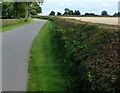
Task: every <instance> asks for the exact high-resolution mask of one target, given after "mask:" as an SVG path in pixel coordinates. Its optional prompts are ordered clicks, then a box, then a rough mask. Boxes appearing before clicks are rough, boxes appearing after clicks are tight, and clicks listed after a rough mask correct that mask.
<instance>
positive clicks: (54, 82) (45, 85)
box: [27, 21, 65, 91]
mask: <svg viewBox="0 0 120 93" xmlns="http://www.w3.org/2000/svg"><path fill="white" fill-rule="evenodd" d="M53 30H54V28H53V25H52V22H51V21H47V23H46V24H45V25H44V26H43V27H42V29H41V30H40V32H39V34H38V36H37V37H36V39H35V40H34V42H33V45H32V48H31V55H30V60H29V66H28V73H29V79H28V86H27V90H28V91H65V81H64V79H63V77H62V75H61V72H60V69H59V68H60V67H59V65H58V61H59V60H58V58H57V57H56V55H55V54H54V52H55V51H57V50H59V48H57V45H56V44H55V43H53V42H54V41H55V37H54V36H55V35H54V32H53Z"/></svg>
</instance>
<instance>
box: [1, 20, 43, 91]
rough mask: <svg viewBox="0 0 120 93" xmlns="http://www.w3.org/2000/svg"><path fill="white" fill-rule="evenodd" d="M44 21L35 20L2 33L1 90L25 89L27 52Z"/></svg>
mask: <svg viewBox="0 0 120 93" xmlns="http://www.w3.org/2000/svg"><path fill="white" fill-rule="evenodd" d="M44 24H45V21H43V20H38V19H35V22H33V23H31V24H28V25H24V26H21V27H18V28H16V29H14V30H11V31H7V32H4V33H2V90H3V91H26V85H27V79H28V59H29V52H30V48H31V45H32V42H33V40H34V38H35V37H36V36H37V34H38V32H39V30H40V28H41V27H42V26H43V25H44Z"/></svg>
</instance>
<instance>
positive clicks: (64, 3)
mask: <svg viewBox="0 0 120 93" xmlns="http://www.w3.org/2000/svg"><path fill="white" fill-rule="evenodd" d="M118 1H119V0H44V3H43V5H42V6H41V7H42V14H41V15H48V14H50V12H51V11H55V12H56V14H57V12H61V13H62V14H63V13H64V9H65V8H69V9H71V10H73V11H74V10H79V11H80V12H81V14H85V13H86V12H88V13H95V14H101V12H102V11H103V10H106V11H107V12H108V14H110V15H113V14H114V13H115V12H118Z"/></svg>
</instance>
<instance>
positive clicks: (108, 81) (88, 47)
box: [53, 18, 120, 93]
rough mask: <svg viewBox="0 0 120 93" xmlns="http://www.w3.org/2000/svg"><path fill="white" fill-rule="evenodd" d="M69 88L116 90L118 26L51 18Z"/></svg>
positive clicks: (94, 92)
mask: <svg viewBox="0 0 120 93" xmlns="http://www.w3.org/2000/svg"><path fill="white" fill-rule="evenodd" d="M53 23H54V26H55V33H56V36H57V41H58V45H59V46H60V50H61V52H62V54H63V55H62V59H63V61H62V62H61V63H60V65H61V68H62V72H63V76H64V77H65V79H66V82H67V85H68V88H69V91H71V92H73V93H75V92H77V91H79V92H80V93H115V92H118V91H119V90H120V59H119V52H120V50H119V47H120V42H119V41H120V39H119V37H118V36H119V34H120V29H119V28H117V27H114V26H106V25H100V24H93V23H88V22H81V21H76V20H70V19H64V18H57V19H54V20H53Z"/></svg>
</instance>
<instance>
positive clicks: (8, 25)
mask: <svg viewBox="0 0 120 93" xmlns="http://www.w3.org/2000/svg"><path fill="white" fill-rule="evenodd" d="M25 20H26V19H25V18H21V19H2V28H0V32H5V31H8V30H12V29H14V28H17V27H20V26H23V25H26V24H30V23H32V22H34V20H32V18H29V19H27V22H25Z"/></svg>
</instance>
